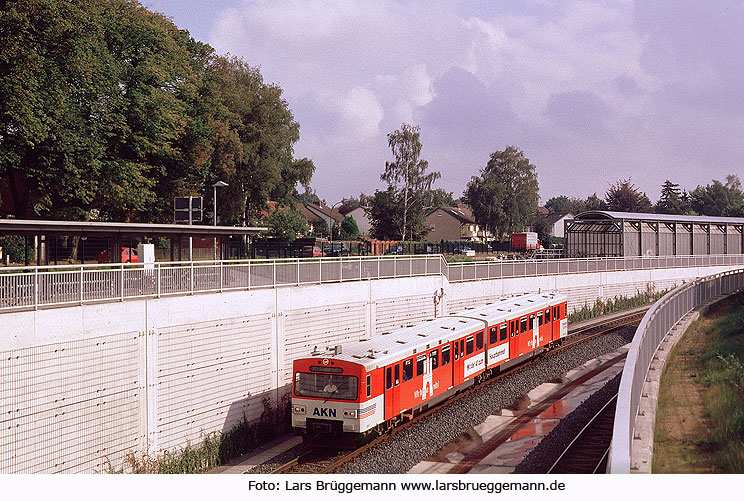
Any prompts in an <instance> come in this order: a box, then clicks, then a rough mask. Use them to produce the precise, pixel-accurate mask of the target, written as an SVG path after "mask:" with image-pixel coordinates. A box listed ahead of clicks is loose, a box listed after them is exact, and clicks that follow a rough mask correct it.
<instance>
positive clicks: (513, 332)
mask: <svg viewBox="0 0 744 501" xmlns="http://www.w3.org/2000/svg"><path fill="white" fill-rule="evenodd" d="M518 356H519V320H510V321H509V358H510V359H511V360H514V359H515V358H517V357H518Z"/></svg>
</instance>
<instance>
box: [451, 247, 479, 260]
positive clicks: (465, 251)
mask: <svg viewBox="0 0 744 501" xmlns="http://www.w3.org/2000/svg"><path fill="white" fill-rule="evenodd" d="M452 252H454V253H455V254H462V255H463V256H470V257H472V256H475V251H474V250H473V249H471V248H470V247H467V246H462V247H455V249H454V250H453V251H452Z"/></svg>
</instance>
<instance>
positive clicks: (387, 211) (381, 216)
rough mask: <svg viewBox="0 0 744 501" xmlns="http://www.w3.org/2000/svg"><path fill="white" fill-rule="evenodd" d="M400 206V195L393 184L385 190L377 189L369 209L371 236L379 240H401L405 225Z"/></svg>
mask: <svg viewBox="0 0 744 501" xmlns="http://www.w3.org/2000/svg"><path fill="white" fill-rule="evenodd" d="M399 208H400V206H399V204H398V196H397V193H396V192H395V189H394V188H393V187H392V186H389V187H388V189H387V190H385V191H380V190H377V191H375V194H374V195H373V196H372V200H371V203H370V208H369V210H368V211H367V215H368V216H369V222H370V231H369V232H370V236H372V237H373V238H376V239H378V240H401V239H402V233H401V231H402V228H403V225H402V224H401V217H402V213H401V211H400V210H399Z"/></svg>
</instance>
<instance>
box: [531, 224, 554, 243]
mask: <svg viewBox="0 0 744 501" xmlns="http://www.w3.org/2000/svg"><path fill="white" fill-rule="evenodd" d="M534 227H535V233H537V238H538V239H539V240H540V241H541V242H543V244H544V245H545V247H547V246H548V244H549V243H550V231H551V230H552V229H553V228H551V226H550V224H548V220H547V219H546V218H545V217H543V216H538V217H537V218H536V219H535V224H534Z"/></svg>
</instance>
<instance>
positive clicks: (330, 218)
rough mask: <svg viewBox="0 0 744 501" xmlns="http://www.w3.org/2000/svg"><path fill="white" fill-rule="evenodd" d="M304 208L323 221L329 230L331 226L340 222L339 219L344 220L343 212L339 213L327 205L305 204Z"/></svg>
mask: <svg viewBox="0 0 744 501" xmlns="http://www.w3.org/2000/svg"><path fill="white" fill-rule="evenodd" d="M305 208H306V209H307V210H308V211H309V212H310V213H312V214H314V215H315V217H317V218H319V219H321V220H322V221H323V222H324V223H325V225H326V228H328V229H329V230H330V228H331V226H333V225H336V224H341V221H343V220H344V215H343V214H341V213H340V212H339V211H337V210H336V209H333V208H331V207H327V206H325V205H323V204H305ZM309 223H310V220H309V219H308V224H309Z"/></svg>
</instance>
